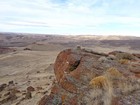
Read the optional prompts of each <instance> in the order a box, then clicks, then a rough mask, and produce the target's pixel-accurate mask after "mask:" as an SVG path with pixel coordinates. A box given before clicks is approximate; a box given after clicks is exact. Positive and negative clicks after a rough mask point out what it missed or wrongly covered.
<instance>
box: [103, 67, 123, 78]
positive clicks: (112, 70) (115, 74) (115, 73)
mask: <svg viewBox="0 0 140 105" xmlns="http://www.w3.org/2000/svg"><path fill="white" fill-rule="evenodd" d="M106 73H107V74H108V76H110V77H114V78H119V77H122V76H123V75H122V74H121V73H120V72H119V71H118V70H117V69H116V68H109V69H108V70H107V72H106Z"/></svg>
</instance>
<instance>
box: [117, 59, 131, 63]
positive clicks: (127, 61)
mask: <svg viewBox="0 0 140 105" xmlns="http://www.w3.org/2000/svg"><path fill="white" fill-rule="evenodd" d="M119 63H121V64H128V63H129V60H128V59H120V60H119Z"/></svg>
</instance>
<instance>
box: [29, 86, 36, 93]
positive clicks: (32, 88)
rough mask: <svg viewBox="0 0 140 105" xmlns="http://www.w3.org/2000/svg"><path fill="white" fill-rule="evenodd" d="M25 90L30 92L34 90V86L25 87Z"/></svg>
mask: <svg viewBox="0 0 140 105" xmlns="http://www.w3.org/2000/svg"><path fill="white" fill-rule="evenodd" d="M27 91H29V92H32V91H35V89H34V87H32V86H29V87H27Z"/></svg>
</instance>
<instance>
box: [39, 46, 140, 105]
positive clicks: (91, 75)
mask: <svg viewBox="0 0 140 105" xmlns="http://www.w3.org/2000/svg"><path fill="white" fill-rule="evenodd" d="M115 53H116V52H115ZM117 53H118V52H117ZM119 53H120V52H119ZM120 56H121V57H122V58H120V57H119V55H118V54H114V53H109V54H104V53H98V52H95V51H92V50H86V49H81V48H80V49H67V50H64V51H62V52H60V53H59V55H58V56H57V59H56V61H55V64H54V73H55V76H56V81H57V82H56V83H54V84H53V87H52V89H51V93H50V95H48V96H47V95H45V96H44V97H43V98H42V99H41V100H40V101H39V102H38V105H62V104H63V105H121V100H120V99H121V97H124V95H126V94H129V95H131V94H130V93H131V92H132V91H134V90H135V91H136V90H138V89H140V88H139V86H140V85H139V84H140V83H139V82H138V80H137V77H136V74H135V73H134V72H131V70H130V69H129V68H130V67H129V66H130V65H131V64H133V63H132V62H136V61H133V60H134V59H128V60H129V62H128V63H127V64H122V63H120V62H119V59H124V58H123V57H124V53H123V55H120ZM125 57H128V58H131V57H133V55H131V54H127V56H125ZM137 60H139V59H138V58H137ZM135 68H137V66H136V67H135V66H133V69H135ZM134 78H135V79H134ZM120 81H121V82H122V83H121V82H120ZM134 83H135V84H136V86H135V85H134ZM124 84H125V85H124ZM93 85H95V86H93ZM132 86H133V87H132ZM125 88H127V89H125ZM126 99H127V98H126ZM126 101H129V100H126ZM138 102H139V101H138ZM123 105H129V104H123ZM135 105H137V104H135Z"/></svg>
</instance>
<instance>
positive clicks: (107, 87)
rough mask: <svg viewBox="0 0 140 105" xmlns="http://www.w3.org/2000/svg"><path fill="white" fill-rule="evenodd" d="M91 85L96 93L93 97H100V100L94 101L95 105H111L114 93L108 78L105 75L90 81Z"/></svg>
mask: <svg viewBox="0 0 140 105" xmlns="http://www.w3.org/2000/svg"><path fill="white" fill-rule="evenodd" d="M89 84H90V86H91V87H92V88H93V91H94V92H93V94H92V97H94V98H98V97H100V98H99V99H97V100H95V101H94V103H97V104H95V105H99V103H103V105H110V103H111V100H112V95H113V91H112V83H111V81H110V80H109V79H108V78H107V76H106V75H103V76H98V77H95V78H93V79H92V80H91V81H90V83H89ZM96 101H97V102H96Z"/></svg>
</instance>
